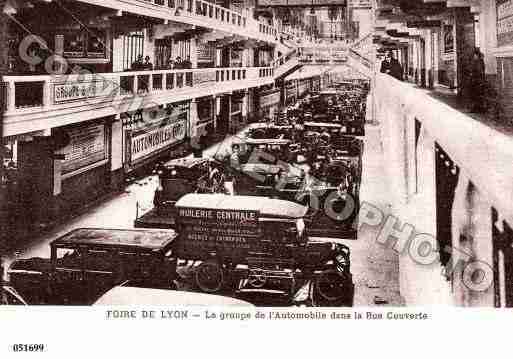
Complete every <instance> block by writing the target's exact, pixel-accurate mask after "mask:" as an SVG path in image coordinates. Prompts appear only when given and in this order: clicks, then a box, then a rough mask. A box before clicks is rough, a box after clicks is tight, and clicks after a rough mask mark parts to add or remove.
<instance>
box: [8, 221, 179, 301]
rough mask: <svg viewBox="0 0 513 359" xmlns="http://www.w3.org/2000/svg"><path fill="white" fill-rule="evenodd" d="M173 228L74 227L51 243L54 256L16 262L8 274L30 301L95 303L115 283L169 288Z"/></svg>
mask: <svg viewBox="0 0 513 359" xmlns="http://www.w3.org/2000/svg"><path fill="white" fill-rule="evenodd" d="M175 237H176V234H175V233H174V232H173V231H163V230H161V231H155V230H121V229H97V228H79V229H75V230H73V231H71V232H69V233H67V234H65V235H63V236H61V237H59V238H57V239H55V240H54V241H52V242H51V243H50V253H51V254H50V258H28V259H19V260H16V261H14V262H13V263H12V264H11V266H10V267H9V269H8V271H7V274H8V276H9V279H10V283H11V285H12V287H14V288H15V289H16V290H17V291H18V292H19V293H20V294H21V295H22V296H23V297H24V298H26V299H27V301H28V302H29V304H72V305H86V304H91V303H92V302H93V301H94V300H95V299H96V298H97V297H98V296H99V295H101V294H102V293H103V292H105V291H106V290H108V289H110V288H112V287H113V286H115V285H118V284H120V283H124V282H127V281H130V282H131V283H132V285H144V286H148V287H156V288H168V287H169V288H171V287H173V285H174V283H173V280H174V279H175V276H176V260H175V259H174V258H173V257H172V256H171V250H170V249H171V245H172V242H173V240H174V239H175Z"/></svg>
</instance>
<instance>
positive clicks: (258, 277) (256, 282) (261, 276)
mask: <svg viewBox="0 0 513 359" xmlns="http://www.w3.org/2000/svg"><path fill="white" fill-rule="evenodd" d="M248 283H249V284H250V285H251V286H252V287H253V288H263V287H264V285H265V284H266V283H267V277H266V276H265V273H264V271H262V270H258V269H256V270H254V271H253V272H252V273H251V275H250V277H249V280H248Z"/></svg>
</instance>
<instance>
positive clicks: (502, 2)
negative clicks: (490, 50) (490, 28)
mask: <svg viewBox="0 0 513 359" xmlns="http://www.w3.org/2000/svg"><path fill="white" fill-rule="evenodd" d="M512 43H513V1H512V0H497V45H498V46H506V45H511V44H512Z"/></svg>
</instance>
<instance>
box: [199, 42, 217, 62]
mask: <svg viewBox="0 0 513 359" xmlns="http://www.w3.org/2000/svg"><path fill="white" fill-rule="evenodd" d="M197 53H198V61H200V62H213V61H214V47H213V46H211V45H209V44H198V49H197Z"/></svg>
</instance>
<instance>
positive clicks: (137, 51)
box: [123, 31, 144, 70]
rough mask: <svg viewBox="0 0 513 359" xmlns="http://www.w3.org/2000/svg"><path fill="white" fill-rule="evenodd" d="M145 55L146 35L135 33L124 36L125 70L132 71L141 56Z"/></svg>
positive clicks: (140, 32) (139, 32)
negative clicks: (133, 65)
mask: <svg viewBox="0 0 513 359" xmlns="http://www.w3.org/2000/svg"><path fill="white" fill-rule="evenodd" d="M143 55H144V33H143V32H142V31H134V32H131V33H129V34H128V35H124V36H123V70H130V69H131V68H132V64H133V63H134V62H135V61H136V60H137V58H138V57H139V56H143Z"/></svg>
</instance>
